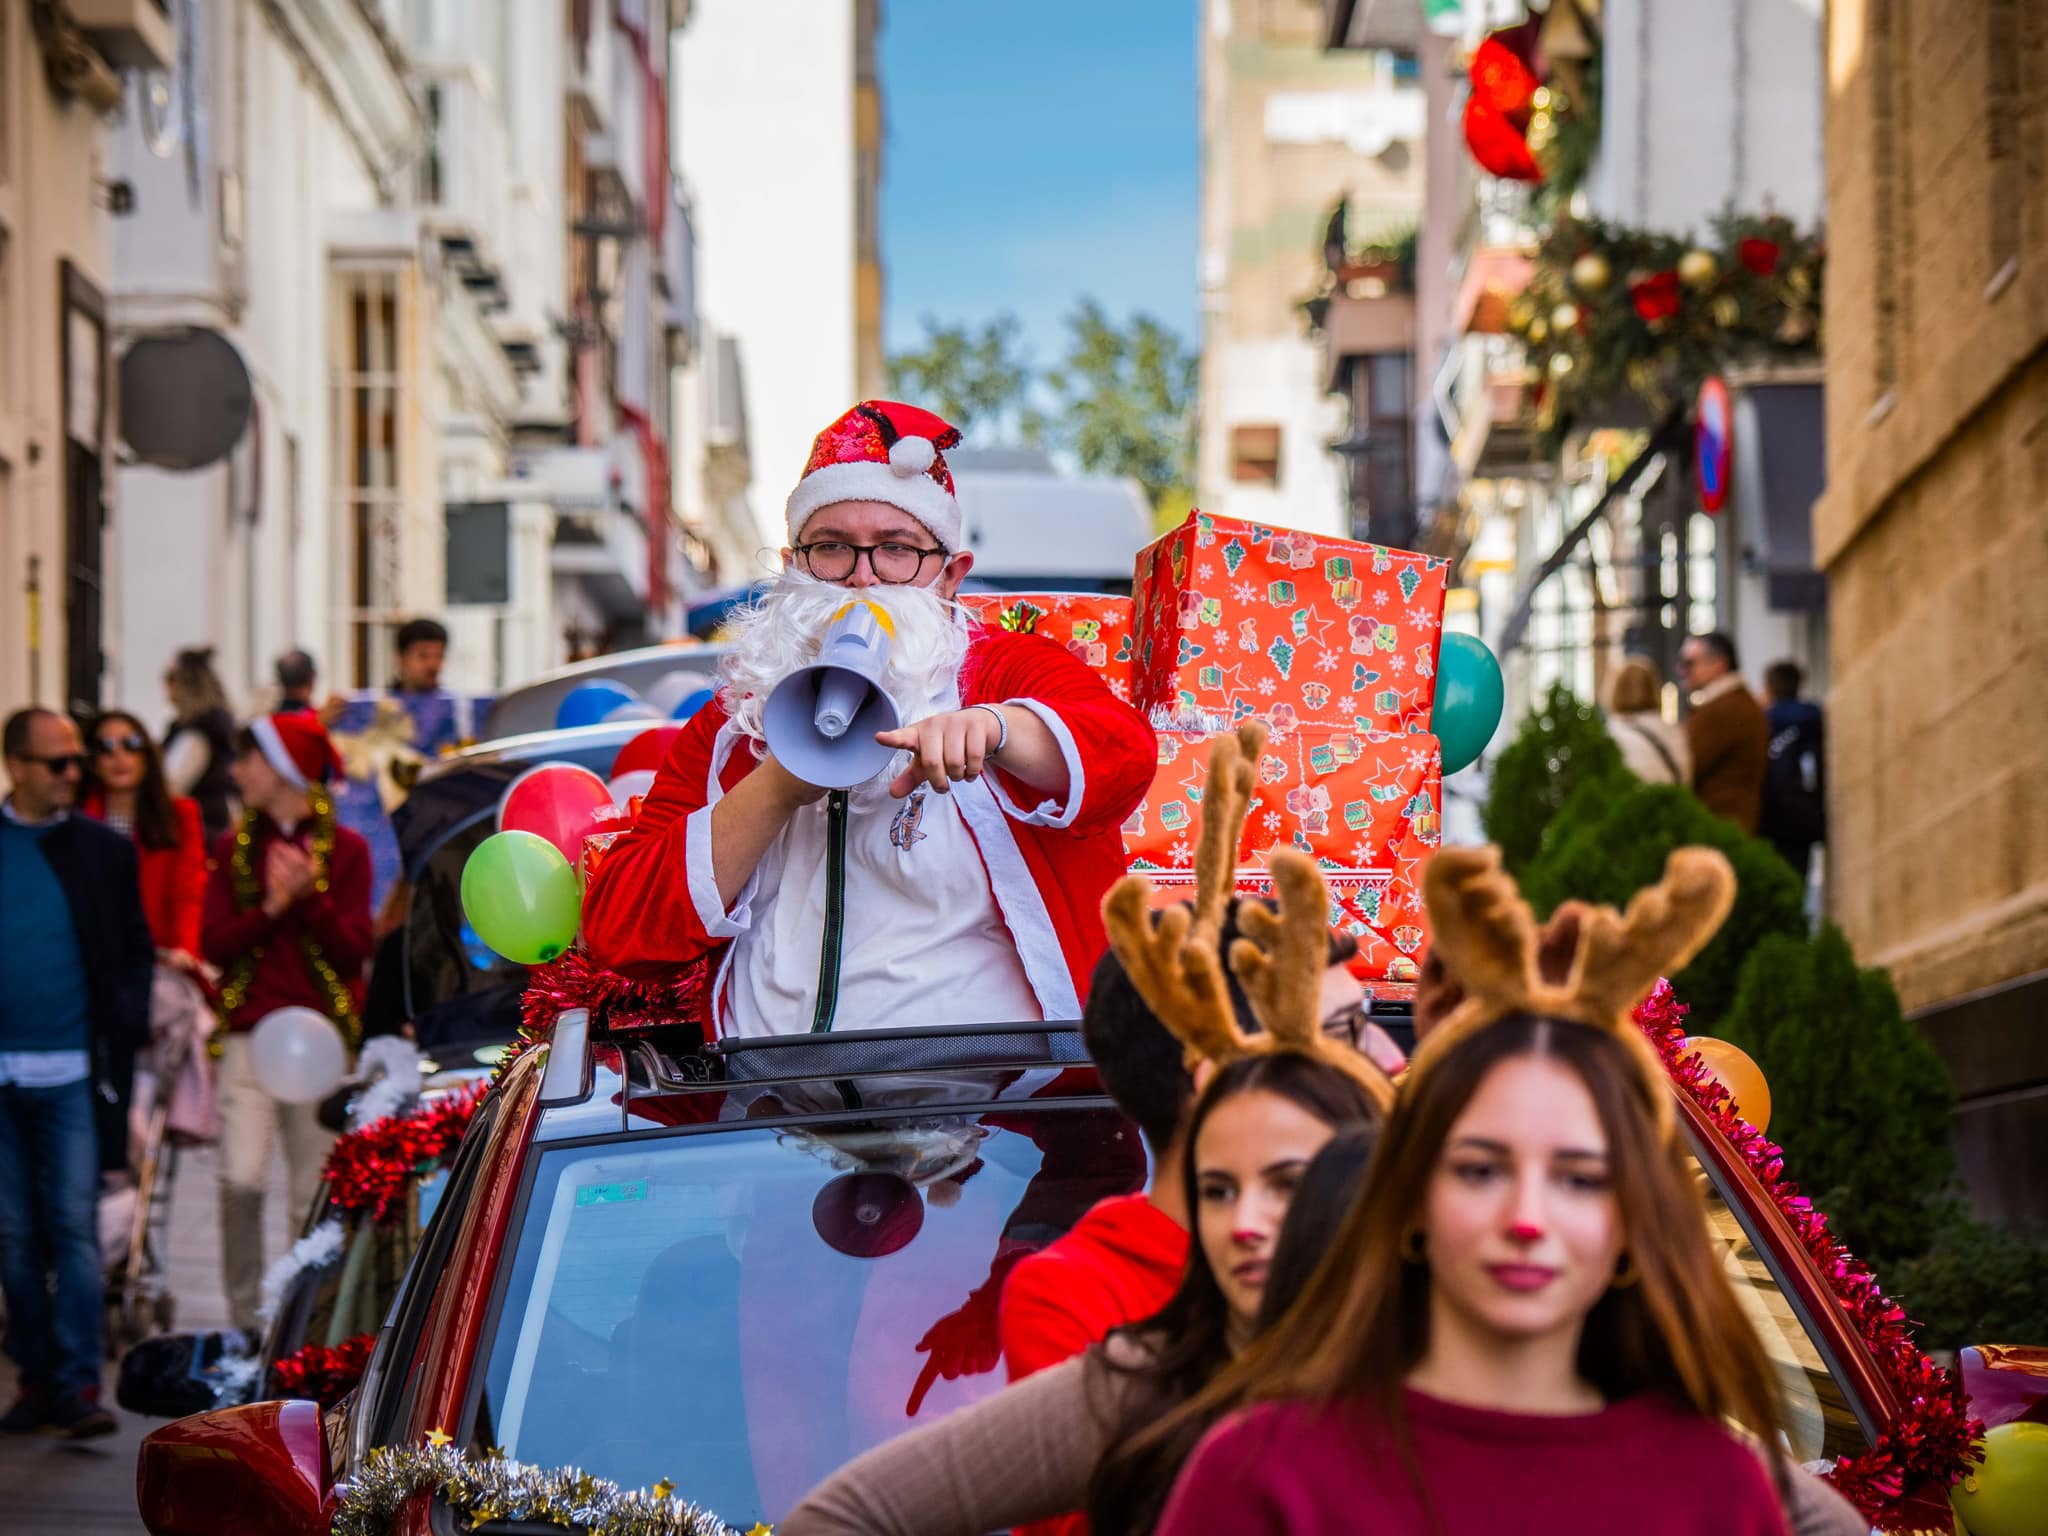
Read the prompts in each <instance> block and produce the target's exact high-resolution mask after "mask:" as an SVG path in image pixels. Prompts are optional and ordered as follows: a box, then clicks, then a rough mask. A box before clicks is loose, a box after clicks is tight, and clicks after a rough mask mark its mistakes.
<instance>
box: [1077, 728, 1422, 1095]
mask: <svg viewBox="0 0 2048 1536" xmlns="http://www.w3.org/2000/svg"><path fill="white" fill-rule="evenodd" d="M1265 744H1266V728H1265V726H1263V725H1261V724H1259V723H1258V722H1257V721H1249V722H1247V723H1246V724H1244V725H1242V726H1240V727H1238V730H1237V733H1236V735H1234V736H1218V737H1217V738H1216V739H1215V741H1214V743H1213V744H1212V745H1211V747H1210V750H1209V769H1208V777H1207V780H1206V782H1205V784H1204V786H1203V789H1202V830H1201V836H1200V838H1199V839H1198V840H1197V842H1196V845H1195V904H1194V908H1193V910H1192V911H1191V910H1189V909H1188V908H1187V907H1182V906H1174V907H1168V908H1167V909H1166V910H1164V911H1163V912H1160V913H1158V914H1156V915H1155V914H1154V913H1153V912H1152V910H1151V902H1150V896H1151V890H1152V887H1151V885H1150V884H1149V882H1147V881H1146V880H1145V879H1144V878H1143V877H1142V876H1138V875H1132V876H1127V877H1126V878H1124V879H1122V880H1120V881H1118V882H1117V883H1116V885H1114V886H1113V887H1111V889H1110V892H1109V895H1108V896H1107V897H1105V898H1104V899H1103V903H1102V922H1103V927H1104V928H1106V929H1107V930H1108V933H1109V944H1110V948H1111V949H1113V950H1115V951H1116V957H1117V959H1118V960H1119V961H1121V962H1122V964H1123V968H1124V971H1125V974H1127V975H1128V976H1129V977H1130V979H1131V985H1132V986H1133V987H1135V988H1136V989H1137V992H1138V996H1139V997H1141V998H1143V999H1144V1000H1145V1006H1146V1007H1148V1008H1150V1009H1151V1010H1152V1012H1153V1013H1154V1014H1155V1015H1157V1016H1158V1019H1159V1021H1160V1022H1161V1023H1162V1024H1164V1025H1165V1026H1166V1027H1167V1028H1168V1029H1169V1030H1171V1031H1172V1032H1173V1034H1174V1036H1175V1037H1176V1038H1178V1039H1179V1040H1180V1042H1181V1044H1182V1045H1183V1046H1185V1047H1186V1048H1187V1055H1188V1058H1189V1062H1190V1064H1191V1065H1192V1064H1193V1063H1195V1062H1198V1061H1201V1060H1203V1059H1207V1060H1209V1061H1213V1062H1216V1063H1218V1064H1221V1063H1224V1062H1229V1061H1235V1060H1237V1059H1238V1058H1240V1057H1244V1056H1261V1055H1275V1054H1279V1053H1281V1052H1291V1053H1293V1054H1295V1055H1300V1056H1310V1057H1314V1058H1315V1059H1316V1060H1318V1061H1322V1062H1326V1063H1327V1064H1329V1065H1330V1066H1333V1067H1336V1068H1337V1069H1338V1070H1339V1071H1341V1072H1344V1073H1346V1074H1347V1075H1349V1076H1351V1077H1352V1078H1355V1079H1356V1080H1357V1081H1358V1083H1359V1084H1360V1085H1361V1086H1362V1087H1363V1088H1364V1089H1365V1091H1366V1093H1367V1095H1368V1096H1369V1097H1370V1098H1371V1099H1372V1101H1373V1103H1374V1104H1376V1105H1377V1106H1378V1107H1379V1108H1380V1110H1381V1111H1382V1112H1384V1111H1385V1110H1387V1109H1388V1108H1390V1107H1391V1106H1392V1104H1393V1101H1394V1089H1393V1084H1392V1083H1390V1082H1389V1081H1388V1080H1387V1077H1386V1074H1385V1073H1383V1072H1381V1071H1380V1069H1379V1068H1378V1067H1376V1066H1374V1065H1373V1064H1372V1063H1371V1062H1370V1061H1368V1060H1367V1059H1366V1058H1365V1057H1364V1056H1362V1055H1361V1054H1359V1052H1357V1051H1356V1050H1353V1049H1351V1048H1350V1047H1349V1046H1346V1045H1340V1044H1338V1043H1337V1042H1335V1041H1333V1040H1331V1039H1329V1038H1328V1037H1327V1036H1325V1035H1324V1034H1323V1030H1322V1017H1321V1010H1320V1008H1319V1006H1318V1002H1319V995H1320V984H1321V981H1322V975H1323V971H1324V969H1325V967H1326V965H1327V963H1328V954H1329V937H1328V927H1327V921H1326V914H1327V913H1328V912H1329V910H1330V894H1329V888H1328V887H1327V886H1326V885H1325V884H1324V882H1323V875H1322V871H1321V870H1319V869H1317V868H1316V866H1315V862H1314V861H1313V860H1312V859H1310V858H1308V857H1307V856H1306V855H1304V854H1301V853H1298V852H1296V851H1295V850H1294V849H1291V848H1288V849H1278V850H1275V852H1274V853H1273V855H1272V857H1271V858H1270V860H1269V861H1268V865H1269V868H1270V869H1271V871H1272V876H1273V894H1274V897H1275V899H1276V901H1277V903H1278V910H1277V911H1276V910H1274V909H1273V908H1270V907H1268V906H1266V905H1265V904H1264V903H1263V902H1247V903H1245V904H1244V905H1243V906H1241V907H1240V908H1239V909H1238V926H1239V930H1240V933H1241V937H1239V939H1238V940H1237V942H1236V943H1234V944H1232V945H1231V947H1230V968H1231V969H1232V970H1233V971H1234V972H1236V974H1237V979H1238V984H1239V985H1240V986H1242V987H1243V988H1244V993H1245V996H1246V997H1247V998H1248V999H1249V1000H1250V1002H1251V1005H1252V1014H1253V1016H1254V1017H1255V1018H1256V1019H1257V1020H1258V1021H1259V1027H1260V1029H1261V1030H1262V1031H1263V1033H1262V1034H1257V1035H1247V1034H1246V1033H1245V1032H1244V1031H1243V1030H1242V1029H1240V1028H1239V1027H1238V1023H1237V1010H1236V1009H1235V1008H1233V1007H1232V1006H1231V1001H1230V988H1229V985H1228V983H1227V982H1226V981H1225V980H1224V976H1223V959H1222V956H1221V955H1220V954H1219V953H1218V947H1219V945H1220V943H1221V941H1222V933H1223V919H1224V914H1225V912H1226V911H1227V910H1228V908H1229V905H1230V897H1231V894H1232V892H1233V890H1234V889H1235V887H1236V883H1237V844H1238V839H1239V837H1240V836H1241V835H1242V834H1243V831H1244V822H1245V815H1246V813H1247V812H1248V811H1249V810H1250V809H1251V804H1252V786H1253V783H1254V781H1255V778H1256V771H1257V765H1258V761H1259V753H1260V751H1261V750H1262V749H1263V748H1264V747H1265Z"/></svg>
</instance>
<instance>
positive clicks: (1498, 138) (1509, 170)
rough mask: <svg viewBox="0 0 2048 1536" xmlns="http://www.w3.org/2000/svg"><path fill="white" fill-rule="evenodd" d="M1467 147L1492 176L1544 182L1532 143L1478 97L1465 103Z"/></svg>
mask: <svg viewBox="0 0 2048 1536" xmlns="http://www.w3.org/2000/svg"><path fill="white" fill-rule="evenodd" d="M1465 146H1466V148H1468V149H1470V150H1471V151H1472V158H1473V159H1474V160H1476V161H1478V163H1479V168H1480V169H1481V170H1482V171H1485V172H1486V173H1487V174H1488V175H1491V176H1499V177H1501V178H1503V179H1504V180H1507V181H1541V180H1542V179H1543V168H1542V167H1541V166H1539V165H1538V164H1537V163H1536V156H1535V155H1534V154H1532V153H1531V152H1530V149H1529V141H1528V139H1527V138H1525V137H1524V136H1523V134H1522V130H1521V129H1519V128H1517V127H1516V126H1515V125H1514V124H1513V123H1512V122H1510V121H1509V120H1508V116H1507V114H1506V113H1504V112H1502V111H1501V110H1500V109H1499V108H1498V107H1494V106H1490V105H1488V104H1487V103H1486V102H1484V101H1481V100H1480V99H1479V97H1478V96H1477V95H1473V96H1470V97H1468V98H1466V101H1465Z"/></svg>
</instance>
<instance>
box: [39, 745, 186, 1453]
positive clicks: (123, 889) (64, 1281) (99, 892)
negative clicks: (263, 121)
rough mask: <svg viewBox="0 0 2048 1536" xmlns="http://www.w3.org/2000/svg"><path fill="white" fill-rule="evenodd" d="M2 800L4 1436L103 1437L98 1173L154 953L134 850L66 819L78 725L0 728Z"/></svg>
mask: <svg viewBox="0 0 2048 1536" xmlns="http://www.w3.org/2000/svg"><path fill="white" fill-rule="evenodd" d="M4 750H5V755H6V761H7V777H8V782H9V786H10V787H9V792H8V796H7V799H6V801H5V802H4V803H0V1290H4V1292H5V1295H6V1300H7V1353H8V1355H9V1357H10V1358H12V1359H13V1361H14V1363H15V1366H16V1368H17V1370H18V1373H19V1375H20V1379H21V1395H20V1396H19V1397H18V1398H17V1399H16V1400H15V1402H14V1405H13V1406H12V1407H11V1408H10V1409H9V1410H8V1411H7V1413H6V1414H5V1416H4V1417H0V1431H5V1432H7V1433H9V1434H25V1433H29V1432H32V1431H35V1430H38V1429H43V1428H51V1429H56V1430H59V1431H61V1432H62V1433H64V1434H67V1435H69V1436H71V1437H72V1438H74V1439H83V1438H85V1437H87V1436H91V1435H104V1434H111V1433H112V1432H113V1429H114V1417H113V1415H112V1414H110V1413H109V1412H107V1410H106V1409H104V1408H103V1407H101V1406H100V1401H99V1393H100V1338H101V1328H102V1316H101V1314H102V1309H103V1306H104V1285H103V1271H102V1267H101V1258H100V1240H99V1221H98V1201H99V1193H100V1175H101V1173H102V1172H103V1171H105V1172H114V1171H119V1170H121V1169H123V1168H125V1167H126V1165H127V1161H128V1095H129V1090H130V1083H131V1079H132V1077H133V1072H134V1061H135V1051H136V1048H137V1047H138V1046H140V1045H141V1043H142V1042H143V1040H144V1039H145V1038H146V1037H147V1034H148V1028H149V992H150V974H151V967H152V963H153V961H154V958H155V949H154V947H153V946H152V945H151V943H150V937H149V924H148V922H147V921H146V919H145V918H144V916H143V910H142V894H141V886H140V884H139V882H138V879H137V875H136V863H135V849H134V847H133V845H132V844H130V842H129V841H128V839H127V838H125V837H123V836H121V834H120V833H118V832H115V831H113V830H112V829H111V828H108V827H104V826H102V825H100V824H99V823H98V822H95V821H90V820H88V819H86V818H85V817H83V816H77V815H74V814H72V808H73V806H74V804H75V803H76V801H77V798H78V791H79V785H80V783H81V782H82V780H83V778H84V773H85V761H86V759H85V747H84V742H83V740H82V739H81V737H80V736H79V732H78V727H77V726H76V725H74V724H73V723H72V722H71V721H70V720H68V719H66V718H65V717H64V716H62V715H60V714H57V713H56V712H55V711H53V710H48V709H33V708H32V709H24V710H19V711H17V712H16V713H15V714H13V715H11V716H9V717H8V719H7V723H6V726H5V728H4Z"/></svg>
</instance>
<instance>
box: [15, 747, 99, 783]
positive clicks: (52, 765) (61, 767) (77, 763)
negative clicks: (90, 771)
mask: <svg viewBox="0 0 2048 1536" xmlns="http://www.w3.org/2000/svg"><path fill="white" fill-rule="evenodd" d="M21 756H22V761H23V762H29V763H41V764H42V765H43V766H44V767H45V768H47V769H49V771H50V772H52V773H54V774H57V775H59V776H60V777H61V776H62V775H64V774H69V773H83V772H85V754H84V753H83V752H59V753H58V754H57V755H56V756H55V757H37V756H36V755H35V754H34V753H32V752H24V753H22V755H21Z"/></svg>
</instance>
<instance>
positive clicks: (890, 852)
mask: <svg viewBox="0 0 2048 1536" xmlns="http://www.w3.org/2000/svg"><path fill="white" fill-rule="evenodd" d="M742 750H744V749H742ZM989 783H990V781H989V780H988V779H987V778H985V777H984V778H980V779H976V780H974V781H973V782H972V783H964V784H956V785H954V786H953V789H952V792H951V793H949V794H943V795H942V794H939V793H938V792H937V791H935V790H932V789H930V788H923V789H919V790H916V791H913V792H912V793H911V795H910V796H909V797H908V798H907V799H904V800H897V799H894V798H892V797H891V796H890V795H889V793H888V791H887V788H886V786H885V785H882V786H878V785H865V786H863V787H862V788H860V789H858V790H855V791H854V792H853V795H852V797H851V804H850V805H849V807H848V814H847V821H846V834H847V835H846V903H845V926H844V930H843V935H842V942H841V945H840V970H839V1008H838V1012H837V1014H836V1016H835V1018H834V1021H833V1026H832V1027H833V1029H834V1030H835V1031H837V1030H848V1029H902V1028H908V1027H912V1026H915V1025H919V1024H932V1025H941V1024H1008V1023H1024V1022H1028V1021H1031V1020H1035V1019H1038V1018H1040V1017H1041V1014H1040V1011H1039V1004H1038V998H1037V995H1036V993H1034V992H1033V991H1032V988H1031V983H1030V981H1029V979H1028V978H1027V977H1026V976H1025V973H1024V965H1023V962H1022V961H1020V960H1019V959H1018V957H1017V944H1016V940H1015V939H1013V938H1012V937H1011V936H1010V931H1009V928H1008V926H1007V925H1006V924H1005V923H1004V921H1003V916H1002V912H1001V911H1000V910H999V909H998V907H997V906H996V899H995V895H994V892H993V891H991V890H990V888H989V880H988V872H987V870H986V869H984V868H983V866H982V861H981V853H980V850H979V849H977V848H976V846H975V843H974V839H973V838H972V837H971V836H970V835H969V833H968V830H967V825H966V822H965V821H964V820H963V819H962V816H961V812H960V803H961V800H962V798H963V797H965V796H969V795H981V796H988V795H990V793H991V791H990V787H989ZM826 815H827V811H826V802H825V801H823V800H820V801H817V802H815V803H814V804H811V805H807V806H805V807H803V809H801V810H800V811H798V812H797V813H796V814H795V815H794V816H792V817H791V818H790V820H789V823H788V825H787V826H786V827H784V829H783V831H782V834H781V836H779V837H778V838H776V840H775V841H774V842H773V843H771V844H770V845H769V847H768V851H767V853H766V854H765V855H763V857H762V859H761V863H760V865H759V867H758V868H757V869H756V870H755V872H754V878H753V880H752V881H751V882H750V883H749V894H748V895H747V896H746V897H744V898H742V899H743V901H744V902H745V904H746V905H747V906H748V907H749V908H750V921H749V923H748V925H747V927H746V928H745V929H744V930H742V931H741V932H740V933H739V934H738V935H737V936H735V938H734V939H733V945H732V956H731V962H730V965H729V967H728V969H727V971H726V977H725V991H724V998H723V1000H722V1004H721V1007H720V1010H719V1012H720V1020H719V1023H720V1032H721V1034H723V1035H725V1036H728V1037H730V1036H735V1035H738V1036H746V1037H758V1036H763V1035H792V1034H802V1033H804V1032H805V1031H806V1030H808V1029H809V1028H810V1027H811V1016H812V1013H813V1011H814V1009H815V1007H816V998H817V991H818V959H819V948H820V945H821V944H822V942H823V935H824V931H825V873H826V841H825V839H826ZM913 1000H915V1001H916V1002H917V1005H918V1006H917V1012H916V1014H915V1016H911V1015H908V1014H906V1013H905V1012H904V1007H905V1004H906V1003H909V1002H912V1001H913Z"/></svg>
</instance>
